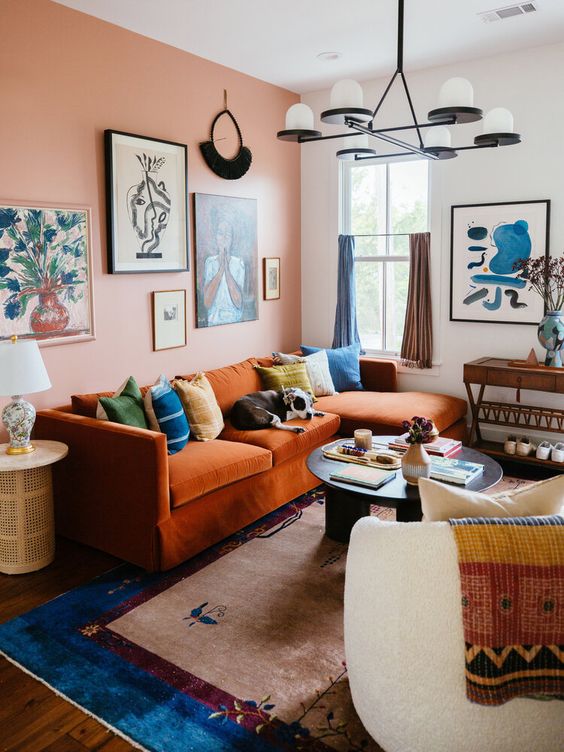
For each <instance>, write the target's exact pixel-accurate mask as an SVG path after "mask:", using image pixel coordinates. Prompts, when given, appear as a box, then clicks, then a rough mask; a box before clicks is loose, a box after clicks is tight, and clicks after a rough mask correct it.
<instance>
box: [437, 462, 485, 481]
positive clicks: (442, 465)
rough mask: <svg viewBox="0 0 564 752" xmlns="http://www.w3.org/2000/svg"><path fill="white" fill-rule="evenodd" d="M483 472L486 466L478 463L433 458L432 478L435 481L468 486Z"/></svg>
mask: <svg viewBox="0 0 564 752" xmlns="http://www.w3.org/2000/svg"><path fill="white" fill-rule="evenodd" d="M483 472H484V466H483V465H480V464H479V463H478V462H467V461H466V460H454V459H449V458H447V457H431V478H433V479H434V480H441V481H445V482H447V483H458V484H459V485H461V486H466V485H468V483H470V482H471V481H473V480H474V478H477V477H478V476H480V475H481V474H482V473H483Z"/></svg>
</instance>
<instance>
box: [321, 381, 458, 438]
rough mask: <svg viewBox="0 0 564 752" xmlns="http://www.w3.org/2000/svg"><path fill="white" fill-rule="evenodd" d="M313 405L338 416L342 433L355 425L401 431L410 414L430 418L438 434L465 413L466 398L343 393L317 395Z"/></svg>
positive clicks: (379, 430)
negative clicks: (326, 395) (327, 395)
mask: <svg viewBox="0 0 564 752" xmlns="http://www.w3.org/2000/svg"><path fill="white" fill-rule="evenodd" d="M316 408H317V409H318V410H323V411H327V412H331V413H337V415H340V416H341V429H340V433H341V434H342V435H343V436H352V435H353V432H354V429H355V428H370V429H371V430H372V431H373V432H375V433H381V434H384V435H385V434H390V435H396V434H401V433H403V428H402V427H401V423H402V421H403V420H406V419H407V420H410V419H411V418H412V416H413V415H424V416H425V417H426V418H430V419H431V420H432V421H433V422H434V424H435V425H436V427H437V430H438V431H439V433H440V432H441V431H442V430H443V429H445V428H448V426H451V425H452V424H453V423H456V421H458V420H460V418H463V417H465V416H466V401H465V400H463V399H459V398H458V397H451V396H449V395H448V394H431V393H430V392H367V391H365V392H342V393H341V394H334V395H333V396H331V397H320V398H319V400H318V401H317V403H316Z"/></svg>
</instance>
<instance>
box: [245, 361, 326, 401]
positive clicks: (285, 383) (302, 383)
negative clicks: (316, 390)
mask: <svg viewBox="0 0 564 752" xmlns="http://www.w3.org/2000/svg"><path fill="white" fill-rule="evenodd" d="M255 368H256V369H257V371H258V372H259V375H260V379H261V381H262V387H263V389H274V390H275V391H277V392H278V391H280V389H282V388H284V387H286V388H289V387H291V386H295V387H298V388H299V389H303V390H304V392H309V393H310V394H311V396H312V397H313V388H312V386H311V381H310V380H309V376H308V375H307V367H306V364H305V363H291V364H290V365H286V366H273V367H272V368H264V367H262V366H255Z"/></svg>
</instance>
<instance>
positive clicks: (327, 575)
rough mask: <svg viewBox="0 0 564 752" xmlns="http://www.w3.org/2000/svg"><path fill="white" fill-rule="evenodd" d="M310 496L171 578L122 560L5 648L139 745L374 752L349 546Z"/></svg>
mask: <svg viewBox="0 0 564 752" xmlns="http://www.w3.org/2000/svg"><path fill="white" fill-rule="evenodd" d="M323 503H324V497H323V494H322V493H321V492H313V493H311V494H309V495H306V496H304V497H302V498H300V499H298V500H296V501H294V502H292V503H291V504H288V505H286V506H285V507H282V508H281V509H279V510H277V511H276V512H274V513H272V514H270V515H269V516H268V517H265V518H263V519H262V520H260V521H259V522H257V523H256V524H254V525H251V526H249V527H248V528H246V529H245V530H243V531H241V532H239V533H237V534H236V535H234V536H232V537H231V538H229V539H228V540H226V541H223V542H222V543H220V544H218V545H217V546H214V547H212V548H210V549H208V550H207V551H205V552H204V553H202V554H201V555H200V556H198V557H195V558H194V559H192V560H190V561H188V562H186V563H185V564H183V565H181V566H180V567H177V568H176V569H174V570H171V571H170V572H165V573H160V574H147V573H146V572H144V571H142V570H140V569H138V568H136V567H133V566H131V565H122V566H119V567H117V568H116V569H114V570H112V571H111V572H108V573H106V574H104V575H102V576H101V577H98V578H97V579H96V580H94V581H93V582H91V583H89V584H88V585H85V586H82V587H79V588H76V589H75V590H72V591H70V592H69V593H66V594H65V595H62V596H60V597H59V598H56V599H55V600H53V601H51V602H49V603H47V604H45V605H43V606H41V607H40V608H37V609H35V610H33V611H31V612H29V613H28V614H25V615H23V616H21V617H19V618H17V619H14V620H13V621H10V622H8V623H6V624H4V625H2V626H0V650H1V651H2V652H3V653H4V655H6V657H8V658H9V659H11V660H13V661H14V662H16V663H17V664H19V665H20V666H22V667H23V668H24V669H25V670H27V671H28V672H30V673H31V674H32V675H34V676H35V677H37V678H39V679H40V680H42V681H43V682H45V683H46V684H48V685H49V686H50V687H52V688H53V689H54V690H55V691H57V692H59V693H60V694H62V695H63V696H65V697H66V698H68V699H69V700H71V701H72V702H74V703H75V704H77V705H79V706H80V707H81V708H83V709H85V711H86V712H88V713H89V714H91V715H94V716H95V717H97V718H99V719H100V720H101V721H102V722H103V723H104V724H106V725H107V726H109V727H110V728H111V729H113V730H114V731H116V732H117V733H120V734H121V735H123V736H125V737H126V738H128V739H129V740H131V741H132V742H133V743H134V744H136V745H139V746H140V747H141V748H142V749H146V750H152V751H154V752H188V751H189V750H199V751H201V750H214V751H216V750H217V752H220V751H221V750H245V751H246V752H252V751H254V750H256V751H257V752H259V751H260V752H262V751H264V752H266V751H267V750H291V749H307V750H315V751H318V752H323V751H324V750H327V751H331V752H335V751H336V750H337V751H341V750H342V751H343V752H345V751H348V750H377V749H378V747H377V746H376V745H375V744H374V742H373V741H372V740H370V739H369V738H368V737H367V734H366V732H365V731H364V729H363V728H362V726H361V724H360V722H359V720H358V718H357V717H356V714H355V713H354V710H353V708H352V703H351V699H350V693H349V690H348V682H347V679H346V667H345V664H344V654H343V645H342V588H343V581H344V564H345V559H346V546H344V545H342V544H339V543H335V542H332V541H329V540H328V539H327V538H325V537H324V535H323V512H324V510H323Z"/></svg>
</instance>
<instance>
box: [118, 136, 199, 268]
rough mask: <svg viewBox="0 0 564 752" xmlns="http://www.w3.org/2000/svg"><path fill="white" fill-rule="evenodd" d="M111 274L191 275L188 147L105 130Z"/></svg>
mask: <svg viewBox="0 0 564 752" xmlns="http://www.w3.org/2000/svg"><path fill="white" fill-rule="evenodd" d="M105 151H106V200H107V217H108V220H107V222H108V225H107V227H108V272H109V273H110V274H138V273H142V272H186V271H188V268H189V267H188V203H187V195H188V193H187V190H188V185H187V173H188V161H187V148H186V145H185V144H177V143H174V142H173V141H162V140H160V139H155V138H144V137H143V136H135V135H133V134H131V133H121V132H119V131H110V130H107V131H105Z"/></svg>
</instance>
